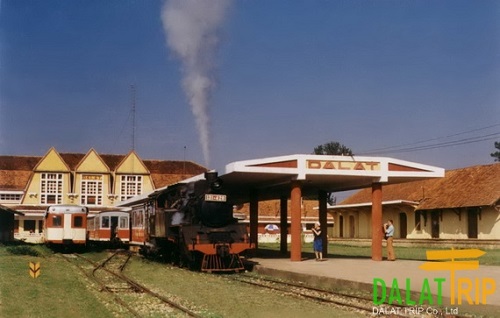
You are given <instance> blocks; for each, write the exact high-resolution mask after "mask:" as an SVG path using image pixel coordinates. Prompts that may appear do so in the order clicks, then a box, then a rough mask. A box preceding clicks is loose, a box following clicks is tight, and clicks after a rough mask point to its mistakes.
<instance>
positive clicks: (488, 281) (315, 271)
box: [249, 253, 500, 317]
mask: <svg viewBox="0 0 500 318" xmlns="http://www.w3.org/2000/svg"><path fill="white" fill-rule="evenodd" d="M278 255H279V254H278ZM249 261H250V262H251V263H252V264H253V271H254V272H257V273H259V274H263V275H268V276H275V277H282V278H287V279H292V280H295V281H301V282H304V283H307V284H310V285H312V286H316V287H318V288H332V286H342V288H343V289H346V288H348V289H355V290H359V291H365V293H369V295H371V296H372V297H374V287H373V285H374V284H375V285H376V286H377V287H378V288H377V301H380V300H381V299H382V296H383V292H382V291H381V288H384V287H385V289H386V294H385V297H386V298H385V303H386V304H388V303H389V297H390V295H391V289H392V287H393V286H396V285H394V284H397V287H398V288H399V290H400V293H401V298H402V300H403V302H404V303H406V299H407V298H409V299H410V304H411V301H414V302H415V304H414V305H415V306H419V302H420V303H421V304H422V305H424V306H438V295H441V306H447V307H460V308H464V310H468V311H471V310H472V311H473V312H479V313H481V315H483V316H486V317H489V314H488V313H491V312H495V313H498V312H500V266H486V265H480V266H479V268H478V269H476V270H460V271H458V270H457V271H455V274H454V281H455V284H453V285H454V291H452V290H451V285H452V284H451V281H450V279H451V278H450V276H451V274H450V271H449V270H446V271H441V270H432V271H429V270H423V269H421V268H419V266H420V265H422V264H424V263H426V262H425V261H412V260H396V261H387V260H383V261H373V260H371V259H370V258H346V257H342V258H340V257H339V258H327V259H325V260H324V261H321V262H318V261H316V260H315V258H314V255H312V254H310V255H309V256H308V255H305V257H304V253H303V259H302V261H300V262H292V261H290V258H289V257H284V256H279V257H277V255H276V254H274V253H273V255H261V254H258V255H256V256H255V257H252V258H250V259H249ZM435 279H437V280H438V281H439V280H442V282H440V283H438V281H436V280H435ZM443 279H444V280H443ZM459 280H460V281H459ZM459 282H460V284H461V285H460V287H459V286H458V285H459V284H458V283H459ZM407 284H408V286H407ZM426 284H427V285H426ZM384 285H385V286H384ZM438 285H441V286H440V291H439V290H438V288H439V286H438ZM483 285H484V286H483ZM492 285H494V286H492ZM407 290H408V291H409V296H406V291H407ZM422 294H423V295H422ZM452 294H453V295H452ZM392 295H393V296H395V295H397V293H396V291H392ZM421 296H423V297H424V298H423V299H422V301H420V297H421ZM451 297H453V299H454V301H452V298H451ZM483 297H485V298H483ZM429 298H432V303H430V301H429ZM372 299H373V298H372ZM393 303H395V302H393ZM459 303H460V304H459ZM483 311H484V312H485V313H483ZM497 315H498V314H497Z"/></svg>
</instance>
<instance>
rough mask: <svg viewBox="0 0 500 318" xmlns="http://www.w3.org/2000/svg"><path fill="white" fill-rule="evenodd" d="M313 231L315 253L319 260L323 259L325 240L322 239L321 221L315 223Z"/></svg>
mask: <svg viewBox="0 0 500 318" xmlns="http://www.w3.org/2000/svg"><path fill="white" fill-rule="evenodd" d="M312 232H313V234H314V241H313V249H314V254H315V255H316V261H317V262H319V261H322V260H323V240H322V239H321V226H320V224H319V222H316V223H315V224H314V227H313V229H312Z"/></svg>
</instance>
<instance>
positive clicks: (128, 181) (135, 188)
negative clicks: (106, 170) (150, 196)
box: [120, 176, 142, 201]
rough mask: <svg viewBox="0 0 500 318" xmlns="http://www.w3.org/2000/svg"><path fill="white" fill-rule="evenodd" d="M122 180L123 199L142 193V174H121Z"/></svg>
mask: <svg viewBox="0 0 500 318" xmlns="http://www.w3.org/2000/svg"><path fill="white" fill-rule="evenodd" d="M120 180H121V183H120V200H121V201H125V200H127V199H130V198H132V197H134V196H136V195H141V194H142V176H121V179H120Z"/></svg>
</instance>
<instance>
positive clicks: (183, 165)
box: [0, 153, 207, 191]
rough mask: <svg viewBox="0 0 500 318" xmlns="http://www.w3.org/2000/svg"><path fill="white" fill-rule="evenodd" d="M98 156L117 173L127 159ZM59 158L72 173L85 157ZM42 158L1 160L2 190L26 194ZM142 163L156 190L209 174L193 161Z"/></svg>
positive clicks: (25, 157) (121, 156)
mask: <svg viewBox="0 0 500 318" xmlns="http://www.w3.org/2000/svg"><path fill="white" fill-rule="evenodd" d="M98 155H99V157H101V158H102V160H103V161H104V163H105V164H106V165H107V166H108V167H109V169H110V171H114V170H115V169H116V168H117V167H118V165H119V164H120V162H122V161H123V160H124V158H125V157H126V156H125V155H115V154H98ZM59 156H60V157H61V158H62V160H63V161H64V163H65V164H66V165H67V166H68V167H69V169H70V170H71V171H75V170H76V168H77V166H78V164H79V163H80V162H81V161H82V159H83V158H84V157H85V154H82V153H60V154H59ZM43 158H44V157H41V156H0V190H7V191H23V190H24V188H25V186H26V185H27V184H28V182H29V179H30V177H31V175H32V174H33V169H35V167H36V166H37V165H38V164H39V162H40V161H41V160H42V159H43ZM142 161H143V163H144V165H145V166H146V168H147V169H148V170H149V171H150V172H151V178H152V180H153V183H154V185H155V187H157V188H158V187H163V186H166V185H168V184H172V183H175V182H178V181H180V180H182V179H185V178H186V176H192V175H198V174H200V173H203V172H205V171H207V169H206V168H205V167H203V166H201V165H198V164H196V163H194V162H191V161H176V160H142Z"/></svg>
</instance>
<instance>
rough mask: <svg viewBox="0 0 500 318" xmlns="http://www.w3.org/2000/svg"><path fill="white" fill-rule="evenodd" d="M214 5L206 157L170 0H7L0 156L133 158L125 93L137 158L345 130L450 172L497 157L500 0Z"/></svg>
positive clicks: (321, 138)
mask: <svg viewBox="0 0 500 318" xmlns="http://www.w3.org/2000/svg"><path fill="white" fill-rule="evenodd" d="M218 2H220V1H218ZM173 3H174V4H175V1H174V2H173ZM223 3H224V4H225V5H226V7H225V9H224V13H225V14H224V16H223V19H221V20H220V22H219V24H218V25H217V27H216V28H215V29H214V34H212V35H213V36H216V39H217V40H218V42H217V45H216V46H215V45H214V46H213V47H211V49H213V52H212V54H210V52H208V50H206V51H204V54H202V58H205V57H207V56H209V57H212V60H210V61H209V62H210V63H211V65H210V67H209V71H208V75H209V76H208V78H209V79H210V80H211V86H210V87H211V89H210V91H209V93H208V94H207V96H208V97H207V106H208V111H207V115H208V116H209V119H210V121H209V125H208V127H209V128H208V129H209V136H210V138H209V153H208V154H205V153H204V151H203V149H202V146H201V143H200V138H199V132H198V129H197V124H196V120H195V117H194V116H193V114H192V112H191V106H190V103H189V101H188V98H187V97H186V94H185V90H184V89H183V84H182V83H183V77H184V76H185V73H186V72H185V70H186V66H185V64H183V60H182V59H180V58H179V54H178V53H176V52H175V51H174V50H172V47H171V46H170V45H169V44H168V43H167V39H168V36H166V31H165V30H166V29H165V28H164V26H165V21H164V20H162V10H164V9H165V7H164V4H165V2H164V1H156V0H149V1H139V0H120V1H118V0H108V1H102V0H85V1H84V0H64V1H62V0H44V1H36V0H1V2H0V154H2V155H44V154H45V153H46V152H47V151H48V149H49V148H50V147H55V148H56V149H57V150H58V151H60V152H80V153H85V152H87V151H88V150H89V149H90V148H94V149H95V150H96V151H97V152H99V153H117V154H124V153H127V152H128V151H129V150H130V149H131V148H132V135H133V134H132V131H133V129H132V127H133V125H132V118H133V116H132V113H131V108H132V104H133V102H132V100H135V106H136V112H135V119H136V125H135V150H136V151H137V153H138V154H139V155H140V156H141V157H142V158H144V159H165V160H182V159H184V158H186V159H188V160H192V161H195V162H198V163H200V164H203V165H205V164H207V162H208V168H214V169H218V170H222V169H223V168H224V167H225V165H226V164H228V163H230V162H233V161H238V160H246V159H254V158H262V157H269V156H278V155H287V154H297V153H312V151H313V149H314V147H315V146H317V145H320V144H323V143H326V142H330V141H339V142H341V143H343V144H345V145H346V146H348V147H350V148H351V149H352V150H353V152H354V153H355V154H359V155H361V154H369V155H373V156H387V157H393V158H398V159H404V160H410V161H415V162H420V163H424V164H430V165H435V166H439V167H443V168H446V169H453V168H460V167H466V166H470V165H476V164H487V163H492V162H493V159H492V158H491V157H490V153H491V152H494V151H495V148H494V146H493V144H494V142H495V141H500V104H499V103H500V89H499V87H500V85H499V84H500V37H499V36H500V22H499V21H500V2H498V1H456V0H454V1H425V0H421V1H391V0H384V1H361V0H360V1H351V0H349V1H348V0H345V1H305V0H304V1H298V0H297V1H284V0H276V1H264V0H255V1H249V0H240V1H230V0H224V1H223ZM168 4H170V3H167V5H168ZM200 5H201V4H200ZM202 12H203V11H202ZM188 14H189V12H188ZM170 17H172V16H170ZM174 18H175V16H174ZM181 20H182V19H181ZM182 21H184V20H182ZM131 85H135V87H136V90H135V91H136V93H135V99H134V98H132V90H131ZM424 141H425V142H424ZM396 146H397V147H396ZM388 147H396V148H388ZM418 147H424V148H427V149H425V150H418ZM416 148H417V149H416ZM398 149H406V150H404V151H399V152H398V151H396V150H398ZM415 150H418V151H415Z"/></svg>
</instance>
